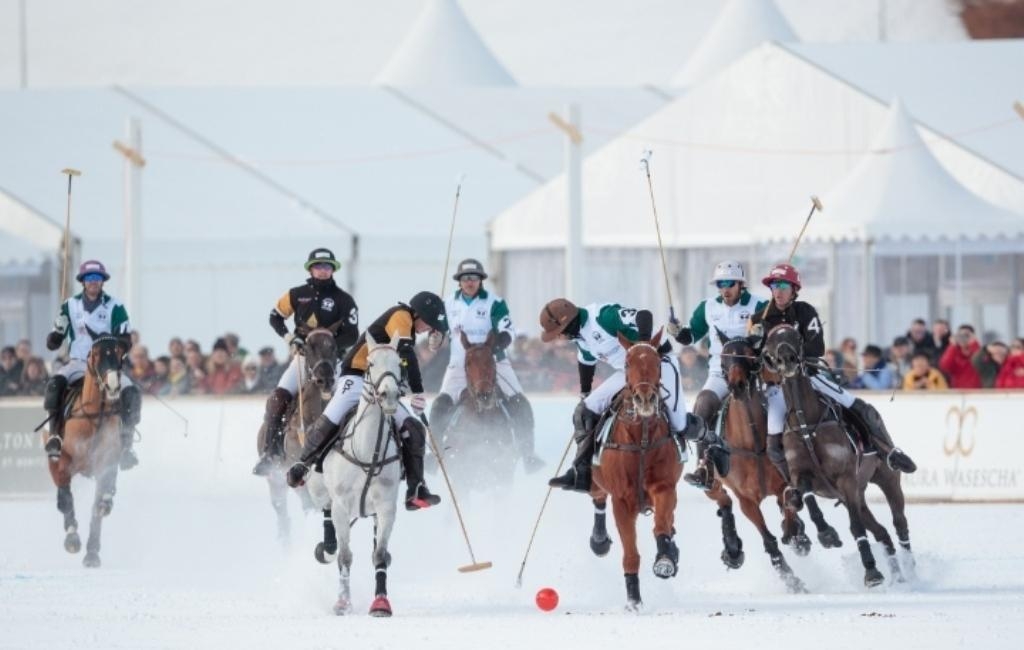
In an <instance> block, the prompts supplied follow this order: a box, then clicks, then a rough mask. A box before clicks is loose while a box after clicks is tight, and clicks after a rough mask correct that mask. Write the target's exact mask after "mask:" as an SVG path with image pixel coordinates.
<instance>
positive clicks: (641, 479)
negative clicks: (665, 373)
mask: <svg viewBox="0 0 1024 650" xmlns="http://www.w3.org/2000/svg"><path fill="white" fill-rule="evenodd" d="M618 338H619V342H620V343H621V344H622V346H623V347H624V348H626V365H625V375H626V386H625V388H623V389H622V392H621V393H620V394H619V398H618V400H619V406H618V408H617V410H616V411H615V414H614V418H615V420H614V422H613V423H612V425H611V431H610V433H609V434H608V437H607V439H606V440H605V441H604V444H603V446H602V449H601V453H600V456H599V458H598V462H596V463H595V465H594V469H593V487H592V488H591V491H590V494H591V497H593V499H594V506H595V508H596V509H597V513H596V514H595V519H594V532H593V533H592V534H591V540H590V543H591V548H592V549H593V550H594V552H595V553H596V554H597V555H604V554H605V553H607V552H608V548H609V547H610V545H611V541H610V540H609V539H608V538H607V533H606V531H605V530H604V517H605V515H604V511H605V505H606V501H607V498H608V497H609V496H611V498H612V512H613V513H614V515H615V526H616V527H617V528H618V530H619V539H620V540H622V546H623V552H622V568H623V570H624V572H625V574H626V608H627V609H628V610H630V611H638V610H639V609H640V607H641V606H642V604H643V602H642V601H641V599H640V579H639V576H638V571H639V568H640V552H639V550H638V549H637V544H636V520H637V517H638V516H639V515H640V513H641V512H643V513H650V512H651V511H652V510H653V511H654V538H655V541H656V543H657V548H658V552H657V557H656V558H655V560H654V567H653V570H654V575H656V576H658V577H659V578H666V579H667V578H671V577H673V576H675V575H676V572H677V571H678V566H677V565H678V563H679V549H678V548H677V547H676V544H675V542H674V541H673V539H672V538H673V536H674V535H675V527H674V522H675V509H676V484H677V483H678V482H679V477H680V476H682V473H683V465H682V463H681V462H680V451H679V448H678V447H677V443H676V441H675V440H674V438H673V437H672V434H671V431H670V430H669V426H668V421H667V420H666V418H665V416H664V415H663V413H662V404H661V397H660V387H661V355H660V354H659V353H658V344H659V343H660V342H661V332H660V331H659V332H658V334H657V335H656V336H655V337H654V338H653V339H652V340H651V341H641V342H637V343H633V342H631V341H629V340H628V339H626V338H625V337H624V336H622V335H621V334H619V337H618Z"/></svg>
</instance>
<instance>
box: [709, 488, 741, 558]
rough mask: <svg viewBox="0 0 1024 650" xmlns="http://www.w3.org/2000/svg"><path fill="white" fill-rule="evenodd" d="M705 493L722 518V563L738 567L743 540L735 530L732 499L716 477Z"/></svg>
mask: <svg viewBox="0 0 1024 650" xmlns="http://www.w3.org/2000/svg"><path fill="white" fill-rule="evenodd" d="M705 494H706V495H707V496H708V498H710V499H711V500H713V501H714V502H715V503H717V504H718V517H719V518H720V519H721V520H722V547H723V548H722V555H721V558H722V563H723V564H725V566H726V567H728V568H730V569H738V568H740V567H741V566H743V559H744V556H743V540H742V539H740V536H739V534H738V533H737V532H736V517H734V516H733V514H732V499H731V498H730V497H729V493H728V492H726V491H725V488H724V487H723V486H722V482H721V481H719V480H717V479H716V480H715V482H714V484H713V485H712V486H711V489H710V490H708V491H707V492H705Z"/></svg>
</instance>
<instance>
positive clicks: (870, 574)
mask: <svg viewBox="0 0 1024 650" xmlns="http://www.w3.org/2000/svg"><path fill="white" fill-rule="evenodd" d="M883 582H885V576H884V575H882V572H881V571H879V570H878V569H875V568H870V569H867V570H866V571H864V586H866V587H877V586H878V585H880V584H882V583H883Z"/></svg>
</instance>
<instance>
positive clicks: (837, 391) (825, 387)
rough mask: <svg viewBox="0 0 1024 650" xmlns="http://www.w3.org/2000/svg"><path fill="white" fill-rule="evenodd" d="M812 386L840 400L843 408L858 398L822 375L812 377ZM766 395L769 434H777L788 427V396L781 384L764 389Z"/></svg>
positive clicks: (823, 393)
mask: <svg viewBox="0 0 1024 650" xmlns="http://www.w3.org/2000/svg"><path fill="white" fill-rule="evenodd" d="M811 386H813V387H814V390H816V391H818V392H819V393H821V394H822V395H828V396H829V397H831V398H832V399H834V400H835V401H837V402H839V403H840V404H841V405H842V406H843V408H850V407H851V406H853V401H854V400H855V399H856V398H855V397H854V396H853V395H851V394H850V393H848V392H846V391H845V390H843V389H842V387H840V386H837V385H836V384H833V383H832V382H830V381H826V380H824V379H822V378H821V376H820V375H814V376H813V377H811ZM764 396H765V399H766V400H767V402H768V435H770V436H775V435H778V434H780V433H782V430H783V429H785V428H786V411H787V408H786V398H785V396H784V395H783V394H782V387H781V386H769V387H768V389H767V390H765V391H764Z"/></svg>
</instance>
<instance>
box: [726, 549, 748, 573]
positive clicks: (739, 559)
mask: <svg viewBox="0 0 1024 650" xmlns="http://www.w3.org/2000/svg"><path fill="white" fill-rule="evenodd" d="M745 559H746V554H745V553H744V552H743V551H740V552H739V553H737V554H736V555H732V554H730V553H729V551H728V550H727V549H722V564H724V565H725V566H727V567H728V568H730V569H738V568H740V567H741V566H743V561H744V560H745Z"/></svg>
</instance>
